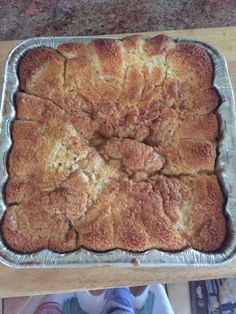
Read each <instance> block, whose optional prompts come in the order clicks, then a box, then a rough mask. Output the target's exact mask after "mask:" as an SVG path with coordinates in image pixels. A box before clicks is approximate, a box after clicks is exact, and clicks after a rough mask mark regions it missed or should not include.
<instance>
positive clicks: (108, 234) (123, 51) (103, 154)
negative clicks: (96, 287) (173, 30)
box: [2, 35, 226, 252]
mask: <svg viewBox="0 0 236 314" xmlns="http://www.w3.org/2000/svg"><path fill="white" fill-rule="evenodd" d="M213 75H214V71H213V66H212V62H211V59H210V57H209V56H208V54H207V52H206V51H205V50H204V49H203V48H201V47H199V46H197V45H193V44H186V43H176V42H174V41H173V40H172V39H171V38H169V37H167V36H164V35H159V36H156V37H153V38H151V39H144V38H143V37H142V36H140V35H134V36H130V37H126V38H124V39H123V40H109V39H98V40H95V41H92V42H90V43H67V44H62V45H61V46H60V47H58V49H57V50H54V49H51V48H46V47H40V48H35V49H32V50H30V51H29V52H27V53H26V54H25V56H24V57H23V58H22V61H21V63H20V66H19V80H20V88H21V91H20V92H18V93H17V95H16V111H17V116H16V120H15V121H14V123H13V127H12V139H13V146H12V150H11V152H10V155H9V162H8V167H9V179H8V181H7V184H6V187H5V196H6V203H7V207H8V209H7V211H6V214H5V217H4V220H3V223H2V232H3V235H4V239H5V241H6V242H7V244H8V245H9V246H10V247H11V248H12V249H14V250H16V251H19V252H33V251H37V250H40V249H43V248H49V249H51V250H54V251H58V252H68V251H73V250H76V249H79V248H80V247H85V248H87V249H90V250H94V251H100V252H101V251H107V250H111V249H114V248H120V249H125V250H129V251H140V252H141V251H145V250H147V249H150V248H158V249H162V250H166V251H177V250H181V249H184V248H186V247H193V248H195V249H198V250H201V251H215V250H217V249H219V247H220V246H221V245H222V243H223V241H224V238H225V233H226V223H225V217H224V214H223V206H224V198H223V194H222V191H221V188H220V185H219V183H218V181H217V177H216V175H215V174H214V168H215V160H216V157H217V155H216V148H217V140H218V120H217V116H216V114H215V112H214V110H215V109H216V108H217V106H218V105H219V97H218V94H217V92H216V91H215V90H214V88H213V83H212V82H213Z"/></svg>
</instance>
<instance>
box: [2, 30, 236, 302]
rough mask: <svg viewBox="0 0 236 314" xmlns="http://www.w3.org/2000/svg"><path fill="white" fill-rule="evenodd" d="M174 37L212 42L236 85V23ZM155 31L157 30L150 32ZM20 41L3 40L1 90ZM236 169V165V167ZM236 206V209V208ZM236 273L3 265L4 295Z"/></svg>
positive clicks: (227, 268) (233, 267) (231, 269)
mask: <svg viewBox="0 0 236 314" xmlns="http://www.w3.org/2000/svg"><path fill="white" fill-rule="evenodd" d="M162 33H166V34H169V35H170V36H173V37H180V38H181V37H182V38H194V39H199V40H203V41H206V42H208V43H209V44H212V45H214V46H215V47H216V48H217V49H219V50H220V51H221V52H222V53H223V54H224V55H225V57H226V60H227V63H228V67H229V72H230V77H231V81H232V84H233V87H234V90H235V88H236V27H227V28H211V29H195V30H179V31H167V32H162ZM146 34H147V35H154V34H156V33H146ZM19 42H20V41H8V42H6V41H5V42H0V73H1V76H0V90H1V87H2V79H3V75H2V73H3V72H2V71H3V64H4V62H5V59H6V57H7V54H8V52H9V51H10V49H12V48H13V47H14V46H15V45H16V44H18V43H19ZM235 171H236V169H235ZM235 210H236V209H235ZM231 276H236V260H235V261H234V262H231V263H230V264H226V265H224V266H217V267H210V268H193V267H188V268H164V267H163V268H159V269H155V268H149V269H147V268H146V269H145V268H143V267H142V265H141V266H140V267H133V268H130V269H114V268H112V267H103V268H99V269H97V268H95V267H92V268H84V269H76V268H74V269H73V268H68V269H26V270H22V269H18V270H14V269H10V268H8V267H6V266H3V265H0V297H10V296H22V295H36V294H46V293H55V292H62V291H64V292H66V291H75V290H85V289H99V288H107V287H115V286H128V285H129V286H131V285H143V284H147V283H157V282H162V283H164V282H180V281H182V282H184V281H190V280H200V279H207V278H223V277H231Z"/></svg>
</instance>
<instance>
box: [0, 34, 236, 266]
mask: <svg viewBox="0 0 236 314" xmlns="http://www.w3.org/2000/svg"><path fill="white" fill-rule="evenodd" d="M121 37H122V36H99V37H96V38H121ZM94 38H95V37H46V38H33V39H29V40H26V41H24V42H23V43H21V44H20V45H18V46H17V47H16V48H15V49H13V51H12V52H11V54H10V55H9V57H8V59H7V62H6V68H5V76H4V84H3V91H2V101H1V108H0V119H1V120H0V121H1V124H0V126H1V128H0V220H1V218H2V217H3V215H4V212H5V210H6V204H5V202H4V184H5V183H6V181H7V178H8V173H7V154H8V152H9V149H10V147H11V144H12V141H11V133H10V129H11V123H12V121H13V120H14V117H15V109H14V95H15V93H16V91H17V90H18V88H19V81H18V77H17V66H18V63H19V60H20V58H21V57H22V55H23V54H24V53H25V52H26V51H28V50H29V49H32V48H35V47H40V46H47V47H52V48H57V47H58V46H59V45H60V44H62V43H65V42H77V41H91V40H93V39H94ZM176 40H177V41H185V42H190V43H193V44H198V45H200V46H202V47H204V48H205V49H206V50H207V51H208V53H209V54H210V56H211V57H212V60H213V63H214V67H215V78H214V86H215V87H216V88H217V90H218V92H219V94H220V96H221V99H222V102H221V105H220V107H219V109H218V110H217V113H218V117H219V121H220V132H221V140H220V142H219V144H218V152H219V156H218V158H217V162H216V172H217V174H218V177H219V180H220V181H221V184H222V187H223V189H224V192H225V195H226V203H225V214H226V218H227V224H228V236H227V239H226V241H225V244H224V246H223V247H222V248H221V249H220V251H218V252H215V253H201V252H198V251H196V250H193V249H185V250H183V251H181V252H177V253H168V252H163V251H159V250H157V249H152V250H148V251H146V252H144V253H130V252H126V251H122V250H113V251H110V252H106V253H95V252H91V251H88V250H85V249H80V250H78V251H76V252H72V253H65V254H60V253H55V252H52V251H49V250H42V251H40V252H37V253H33V254H20V253H16V252H14V251H12V250H10V249H9V248H8V247H7V246H6V245H5V244H4V242H3V240H2V237H1V235H0V261H1V262H2V263H4V264H6V265H8V266H12V267H15V268H20V267H24V268H26V267H34V268H48V267H88V266H107V265H109V266H112V267H133V265H135V264H136V265H137V264H138V265H140V266H142V267H164V266H165V267H171V266H174V267H177V266H213V265H222V264H224V263H226V262H228V261H230V260H232V259H233V258H234V257H235V256H236V253H235V252H236V171H235V169H236V122H235V121H236V119H235V118H236V113H235V103H234V95H233V90H232V86H231V82H230V79H229V74H228V69H227V65H226V62H225V59H224V57H223V55H222V54H221V53H219V52H218V51H217V50H216V49H215V48H213V47H211V46H210V45H208V44H207V43H203V42H199V41H195V40H191V39H176Z"/></svg>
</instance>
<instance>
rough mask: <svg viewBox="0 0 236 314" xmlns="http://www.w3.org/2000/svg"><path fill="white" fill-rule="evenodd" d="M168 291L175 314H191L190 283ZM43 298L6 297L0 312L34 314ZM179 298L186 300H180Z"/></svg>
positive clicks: (4, 313)
mask: <svg viewBox="0 0 236 314" xmlns="http://www.w3.org/2000/svg"><path fill="white" fill-rule="evenodd" d="M167 292H168V296H169V299H170V302H171V304H172V307H173V310H174V313H175V314H191V307H190V296H189V285H188V283H184V284H169V285H167ZM42 298H43V296H36V297H18V298H7V299H4V311H3V312H2V306H1V303H2V300H1V299H0V306H1V307H0V314H19V313H20V314H32V313H33V312H34V310H35V309H36V308H37V306H38V305H39V304H40V302H41V300H42ZM179 300H185V302H179ZM26 309H27V310H26Z"/></svg>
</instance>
